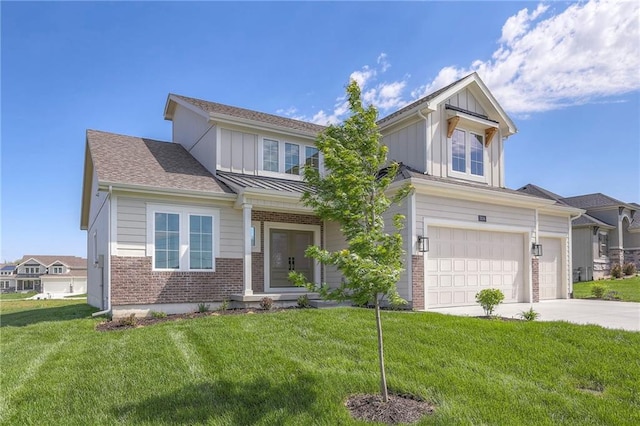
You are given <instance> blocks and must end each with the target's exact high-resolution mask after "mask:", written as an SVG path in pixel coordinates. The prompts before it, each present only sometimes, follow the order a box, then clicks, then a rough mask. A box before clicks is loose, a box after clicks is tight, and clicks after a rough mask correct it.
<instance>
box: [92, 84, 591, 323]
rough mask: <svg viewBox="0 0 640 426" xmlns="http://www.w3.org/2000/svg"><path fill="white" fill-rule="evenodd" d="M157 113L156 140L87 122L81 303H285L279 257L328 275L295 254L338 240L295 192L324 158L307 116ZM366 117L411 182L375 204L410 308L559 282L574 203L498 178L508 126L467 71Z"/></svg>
mask: <svg viewBox="0 0 640 426" xmlns="http://www.w3.org/2000/svg"><path fill="white" fill-rule="evenodd" d="M164 117H165V119H166V120H169V121H171V122H172V138H171V139H172V140H171V142H170V143H168V142H162V141H156V140H150V139H145V138H141V137H135V136H125V135H119V134H113V133H107V132H102V131H96V130H88V131H87V136H86V153H85V166H84V182H83V193H82V211H81V225H80V226H81V229H83V230H87V234H88V256H89V262H90V266H89V269H88V302H89V303H90V304H91V305H93V306H96V307H99V308H101V309H103V310H105V311H111V312H112V313H113V315H115V316H117V315H125V314H127V313H131V312H133V313H148V312H149V311H150V310H156V311H158V310H162V311H165V312H168V313H170V312H185V311H193V310H195V309H196V307H197V305H198V304H199V303H211V304H212V306H215V305H216V304H217V303H220V302H221V301H223V300H225V299H228V300H232V301H234V302H237V303H255V302H256V301H259V300H260V299H261V298H262V297H264V296H265V295H269V296H270V297H272V298H273V299H274V300H275V301H276V302H278V303H285V302H288V303H291V302H293V303H295V299H296V298H297V297H298V296H299V295H300V294H301V293H303V292H304V291H305V290H304V289H300V288H295V287H291V283H290V282H289V281H288V279H287V276H288V273H289V271H291V270H296V271H299V272H302V273H304V274H305V275H306V276H307V277H308V279H309V280H311V281H313V282H317V283H320V282H325V283H327V284H329V285H334V286H335V285H338V284H339V283H340V280H341V276H340V275H339V274H338V273H337V271H335V270H333V269H331V268H329V267H321V266H320V265H318V264H317V263H315V262H313V261H311V260H309V259H307V258H305V257H304V250H305V248H306V247H307V246H308V245H310V244H316V245H320V246H322V247H325V248H327V249H329V250H335V249H339V248H341V247H343V246H344V238H343V236H342V235H341V232H340V228H339V226H338V225H337V224H335V223H327V222H323V221H321V220H320V219H319V218H317V217H316V216H314V214H313V211H311V210H310V209H309V208H307V207H305V206H303V205H302V204H301V203H300V196H301V194H302V193H303V192H304V190H305V189H306V185H305V183H304V182H303V181H302V178H301V176H300V175H301V170H302V168H303V167H304V166H309V167H317V168H319V169H320V170H323V167H324V165H323V160H322V157H321V156H320V155H319V154H318V151H317V149H316V148H315V146H314V141H315V138H316V136H317V134H318V133H319V132H321V131H323V130H324V127H323V126H319V125H316V124H313V123H307V122H303V121H298V120H293V119H290V118H285V117H280V116H276V115H272V114H266V113H262V112H258V111H253V110H249V109H244V108H238V107H234V106H229V105H223V104H219V103H215V102H209V101H204V100H200V99H194V98H190V97H186V96H181V95H176V94H169V96H168V98H167V102H166V105H165V110H164ZM378 124H379V130H380V131H381V133H382V135H383V139H382V142H383V143H384V144H386V145H387V146H388V147H389V158H390V159H392V160H396V161H398V162H401V163H402V164H403V166H402V169H401V174H400V176H399V177H398V179H399V181H398V182H397V183H396V185H398V186H399V185H401V184H402V183H404V182H410V183H411V184H412V185H413V186H414V188H415V191H414V192H413V193H412V194H411V196H410V197H409V198H408V199H407V200H406V201H405V202H403V203H402V204H401V205H399V206H395V207H394V208H393V211H392V212H390V213H391V214H393V213H397V212H401V213H403V214H404V215H405V216H406V218H407V226H406V227H405V228H404V230H403V231H402V235H403V237H404V242H405V250H406V256H405V265H406V271H405V272H404V274H403V276H402V278H401V280H400V282H399V283H398V291H399V293H400V295H401V296H402V297H403V298H405V299H406V300H407V301H409V303H410V306H411V307H412V308H413V309H417V310H425V309H430V308H434V307H445V306H456V305H469V304H475V303H476V302H475V294H476V293H477V292H478V291H479V290H480V289H482V288H487V287H496V288H500V289H501V290H502V291H503V292H504V293H505V301H506V302H525V301H531V302H537V301H538V300H541V299H553V298H566V297H568V295H569V294H570V292H571V279H570V278H571V269H572V268H571V256H570V253H571V249H570V245H571V220H572V219H573V218H575V217H577V216H579V215H580V214H581V213H582V210H580V209H577V208H574V207H571V206H567V205H565V204H562V203H558V202H556V201H554V200H549V199H547V198H544V197H539V196H534V195H530V194H526V193H522V192H519V191H515V190H511V189H507V188H505V176H504V173H505V165H504V144H505V143H506V140H507V138H508V137H509V136H511V135H513V134H514V133H516V127H515V125H514V123H513V122H512V120H511V119H510V118H509V117H508V116H507V114H506V113H505V112H504V110H503V109H502V107H501V106H500V105H499V104H498V102H497V101H496V99H495V98H494V97H493V95H492V94H491V93H490V92H489V90H488V89H487V87H486V86H485V84H484V83H483V82H482V81H481V80H480V78H479V77H478V75H477V74H475V73H473V74H470V75H469V76H467V77H465V78H463V79H460V80H458V81H457V82H455V83H453V84H451V85H449V86H447V87H444V88H442V89H440V90H438V91H436V92H434V93H432V94H430V95H428V96H426V97H424V98H421V99H419V100H417V101H416V102H414V103H412V104H410V105H407V106H405V107H404V108H402V109H400V110H398V111H396V112H394V113H393V114H391V115H389V116H387V117H385V118H382V119H381V120H379V122H378ZM419 243H420V244H419ZM427 245H428V251H426V249H427ZM540 247H542V253H540ZM534 248H535V253H534V250H533V249H534ZM534 254H535V255H534ZM540 254H541V256H540Z"/></svg>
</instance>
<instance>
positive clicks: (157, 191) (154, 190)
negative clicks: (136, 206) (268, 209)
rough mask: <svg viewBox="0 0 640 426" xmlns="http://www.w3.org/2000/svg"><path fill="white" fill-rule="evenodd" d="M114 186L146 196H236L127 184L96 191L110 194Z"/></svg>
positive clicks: (107, 184) (104, 185)
mask: <svg viewBox="0 0 640 426" xmlns="http://www.w3.org/2000/svg"><path fill="white" fill-rule="evenodd" d="M113 186H116V187H117V189H118V190H122V191H131V192H143V193H147V194H157V195H165V196H166V195H183V196H184V195H188V196H192V197H197V198H206V199H209V200H221V201H233V200H235V199H236V194H228V193H226V192H225V193H213V192H206V191H194V190H188V189H178V190H176V189H175V188H158V187H151V186H146V185H134V184H127V183H117V182H102V183H101V184H100V185H99V186H98V189H102V190H106V189H108V190H109V193H111V190H112V187H113Z"/></svg>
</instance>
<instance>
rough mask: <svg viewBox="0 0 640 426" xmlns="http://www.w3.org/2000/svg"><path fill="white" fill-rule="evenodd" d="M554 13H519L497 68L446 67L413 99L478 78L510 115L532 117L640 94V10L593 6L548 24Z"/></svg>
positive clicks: (484, 64)
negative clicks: (467, 77)
mask: <svg viewBox="0 0 640 426" xmlns="http://www.w3.org/2000/svg"><path fill="white" fill-rule="evenodd" d="M547 10H548V6H545V5H542V4H541V5H539V6H538V7H537V8H536V9H535V10H534V11H533V12H529V11H528V10H527V9H523V10H521V11H519V12H518V13H517V14H516V15H514V16H512V17H510V18H509V19H507V21H506V22H505V24H504V26H503V28H502V37H501V39H500V40H499V41H500V43H501V44H500V46H499V48H498V49H497V50H496V51H495V52H494V53H493V55H492V58H491V59H490V60H487V61H482V60H476V61H474V62H473V63H472V64H471V65H470V66H469V67H468V68H464V67H461V68H458V67H445V68H443V69H441V70H440V72H439V73H438V75H437V76H436V77H435V78H434V79H433V80H432V81H431V82H429V83H427V84H426V85H424V86H422V87H420V88H418V89H417V90H414V91H413V92H412V95H413V96H414V98H415V97H418V96H422V95H424V94H426V93H429V92H431V91H433V90H435V89H438V88H439V87H442V86H444V85H446V84H449V83H451V82H453V81H455V80H456V79H458V78H460V77H462V76H464V75H467V74H469V73H471V72H473V71H477V72H478V74H479V75H480V77H481V78H482V79H483V81H484V82H485V83H486V84H487V86H489V88H490V89H491V91H492V93H493V94H494V95H495V96H496V98H497V99H498V101H499V102H500V103H501V105H502V106H503V107H504V108H505V109H506V110H507V111H508V112H510V113H512V114H517V115H526V114H531V113H535V112H541V111H548V110H553V109H558V108H563V107H566V106H570V105H579V104H584V103H588V102H594V101H597V100H599V99H600V100H601V99H602V98H603V97H607V96H614V95H619V94H623V93H628V92H630V91H634V90H638V89H640V72H639V70H640V46H639V41H640V30H639V26H640V25H639V20H638V16H640V3H636V2H633V3H631V2H611V1H596V0H592V1H589V2H587V3H576V4H572V5H570V6H569V7H568V8H567V9H566V10H564V11H563V12H561V13H559V14H557V15H555V16H549V17H547V18H545V19H542V18H543V16H544V15H545V12H547Z"/></svg>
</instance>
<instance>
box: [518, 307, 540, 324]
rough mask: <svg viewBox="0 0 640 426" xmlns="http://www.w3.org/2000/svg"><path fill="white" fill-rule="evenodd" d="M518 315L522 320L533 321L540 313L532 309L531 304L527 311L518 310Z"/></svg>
mask: <svg viewBox="0 0 640 426" xmlns="http://www.w3.org/2000/svg"><path fill="white" fill-rule="evenodd" d="M518 316H519V317H520V318H522V319H523V320H525V321H534V320H536V319H537V318H538V317H539V316H540V313H539V312H536V311H534V310H533V306H532V307H530V308H529V310H528V311H522V312H520V313H519V314H518Z"/></svg>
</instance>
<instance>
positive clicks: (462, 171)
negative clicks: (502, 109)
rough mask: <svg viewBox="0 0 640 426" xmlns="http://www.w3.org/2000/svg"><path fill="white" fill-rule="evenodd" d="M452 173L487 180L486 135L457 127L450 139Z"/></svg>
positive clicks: (467, 177) (452, 174)
mask: <svg viewBox="0 0 640 426" xmlns="http://www.w3.org/2000/svg"><path fill="white" fill-rule="evenodd" d="M450 175H451V176H454V177H456V176H457V177H462V178H466V179H472V180H478V181H484V180H485V150H484V136H482V135H481V134H478V133H474V132H471V131H468V130H462V129H458V128H456V129H455V130H454V131H453V134H452V135H451V139H450Z"/></svg>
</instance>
